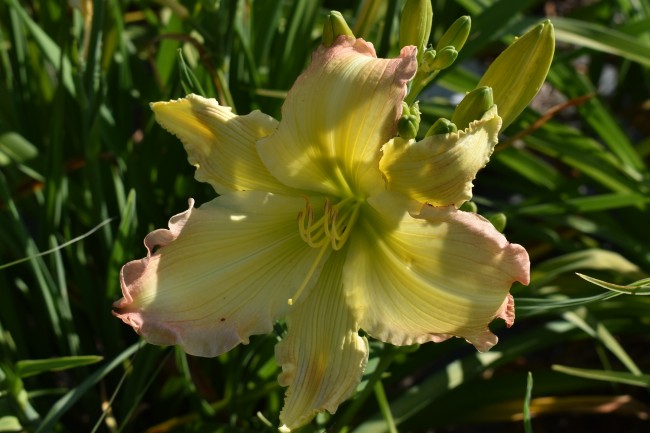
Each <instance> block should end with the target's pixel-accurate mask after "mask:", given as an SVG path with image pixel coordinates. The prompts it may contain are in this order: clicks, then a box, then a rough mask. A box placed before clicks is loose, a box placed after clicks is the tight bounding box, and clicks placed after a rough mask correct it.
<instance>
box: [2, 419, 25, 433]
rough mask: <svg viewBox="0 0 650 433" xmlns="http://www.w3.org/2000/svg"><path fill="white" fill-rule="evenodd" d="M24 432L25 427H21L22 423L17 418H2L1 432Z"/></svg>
mask: <svg viewBox="0 0 650 433" xmlns="http://www.w3.org/2000/svg"><path fill="white" fill-rule="evenodd" d="M21 431H23V426H22V425H20V421H18V418H16V417H15V416H9V415H7V416H3V417H0V432H16V433H17V432H21Z"/></svg>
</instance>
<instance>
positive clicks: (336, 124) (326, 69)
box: [258, 36, 417, 196]
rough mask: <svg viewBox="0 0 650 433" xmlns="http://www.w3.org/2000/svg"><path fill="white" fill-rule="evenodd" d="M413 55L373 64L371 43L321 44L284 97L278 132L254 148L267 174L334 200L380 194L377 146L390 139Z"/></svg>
mask: <svg viewBox="0 0 650 433" xmlns="http://www.w3.org/2000/svg"><path fill="white" fill-rule="evenodd" d="M416 51H417V50H416V48H415V47H405V48H403V49H402V52H401V53H400V57H398V58H396V59H390V60H387V59H377V58H376V54H375V50H374V48H373V46H372V44H370V43H368V42H365V41H364V40H363V39H354V38H351V37H347V36H340V37H339V38H338V39H337V41H336V43H335V44H333V45H332V46H331V47H329V48H325V47H324V46H321V47H320V48H319V49H318V50H317V51H316V52H315V53H314V56H313V58H312V62H311V65H310V66H309V68H307V70H306V71H305V72H304V73H303V74H302V75H301V76H300V77H299V78H298V80H297V81H296V83H295V84H294V86H293V88H292V89H291V91H290V92H289V95H288V96H287V99H286V101H285V103H284V106H283V107H282V122H280V126H279V128H278V130H277V132H276V133H274V134H273V135H271V136H269V137H268V138H265V139H263V140H260V142H259V143H258V150H259V153H260V157H261V158H262V160H263V161H264V164H266V166H267V167H268V168H269V170H270V171H271V173H273V175H274V176H275V177H277V178H278V179H280V180H281V181H282V182H284V183H285V184H287V185H290V186H292V187H294V188H299V189H305V190H310V191H319V192H323V193H325V194H332V195H338V196H341V195H357V194H368V195H369V194H372V193H374V192H376V191H378V190H380V189H383V187H384V183H383V180H382V178H381V173H380V172H379V171H378V170H377V167H378V161H379V157H380V156H381V155H380V152H379V149H380V147H381V146H382V145H383V144H384V143H385V142H386V141H388V139H390V138H391V137H393V136H394V134H395V129H396V121H397V119H398V117H399V115H400V113H401V103H402V99H403V98H404V94H405V92H406V83H407V81H408V80H410V79H411V78H412V77H413V75H414V74H415V70H416V67H417V61H416Z"/></svg>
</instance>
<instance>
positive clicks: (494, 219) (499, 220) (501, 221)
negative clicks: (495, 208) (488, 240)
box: [488, 212, 508, 233]
mask: <svg viewBox="0 0 650 433" xmlns="http://www.w3.org/2000/svg"><path fill="white" fill-rule="evenodd" d="M488 220H489V221H490V222H491V223H492V225H493V226H494V228H495V229H497V231H498V232H499V233H503V231H504V230H505V229H506V223H507V222H508V218H507V217H506V215H505V214H504V213H501V212H499V213H495V214H494V215H491V216H490V217H489V218H488Z"/></svg>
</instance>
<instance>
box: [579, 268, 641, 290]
mask: <svg viewBox="0 0 650 433" xmlns="http://www.w3.org/2000/svg"><path fill="white" fill-rule="evenodd" d="M576 274H577V275H578V276H579V277H580V278H582V279H583V280H586V281H589V282H590V283H592V284H595V285H597V286H600V287H604V288H605V289H607V290H611V291H613V292H618V293H624V294H626V295H650V278H644V279H642V280H639V281H635V282H633V283H631V284H628V285H625V286H620V285H618V284H613V283H608V282H607V281H603V280H599V279H597V278H593V277H590V276H588V275H584V274H579V273H577V272H576Z"/></svg>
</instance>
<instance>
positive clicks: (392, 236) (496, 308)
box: [344, 193, 530, 351]
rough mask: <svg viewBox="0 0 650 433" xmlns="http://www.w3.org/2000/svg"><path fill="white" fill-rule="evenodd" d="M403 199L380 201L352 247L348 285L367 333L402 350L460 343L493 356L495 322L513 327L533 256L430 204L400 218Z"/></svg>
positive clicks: (484, 226) (487, 228) (478, 220)
mask: <svg viewBox="0 0 650 433" xmlns="http://www.w3.org/2000/svg"><path fill="white" fill-rule="evenodd" d="M400 200H401V199H400V198H396V197H395V196H394V195H391V193H385V194H383V195H382V196H379V197H376V198H373V199H372V200H371V203H372V204H373V206H375V208H374V209H373V208H371V209H369V210H368V215H366V216H367V217H368V218H369V219H370V223H369V224H365V225H363V226H360V227H359V230H358V231H357V232H355V234H354V237H353V238H352V239H351V240H350V242H351V245H350V251H349V253H348V261H347V263H346V265H345V269H344V284H345V287H346V290H347V292H348V293H349V294H350V302H351V305H352V307H353V308H355V309H357V310H358V317H359V322H360V325H361V327H362V328H363V329H364V330H366V331H367V332H368V333H369V334H370V335H372V336H374V337H376V338H378V339H380V340H382V341H385V342H388V343H392V344H396V345H408V344H413V343H423V342H426V341H442V340H445V339H447V338H449V337H451V336H459V337H463V338H465V339H466V340H468V341H469V342H471V343H472V344H474V346H476V348H477V349H478V350H480V351H486V350H488V349H489V348H490V347H492V346H493V345H494V344H496V342H497V337H496V336H495V335H493V334H492V333H491V332H490V330H489V329H488V326H487V325H488V323H490V322H491V321H492V320H493V319H494V318H495V317H501V318H504V319H505V320H506V324H508V325H510V324H512V322H513V320H514V306H513V303H512V298H511V297H509V295H508V290H509V289H510V286H511V284H512V283H513V282H514V281H520V282H522V283H524V284H527V283H528V279H529V266H530V264H529V260H528V254H527V253H526V250H524V248H523V247H521V246H520V245H516V244H509V243H508V242H507V241H506V239H505V237H504V236H503V235H501V234H500V233H499V232H497V231H496V230H495V229H494V227H493V226H492V225H491V224H490V223H489V222H488V221H487V220H485V219H484V218H482V217H480V216H478V215H476V214H473V213H467V212H461V211H458V210H457V209H455V208H454V207H452V206H448V207H438V208H436V207H432V206H428V205H424V206H423V207H422V209H421V210H420V211H419V213H417V214H414V215H413V216H410V215H408V214H406V215H404V214H402V215H399V212H398V211H396V210H395V209H405V208H406V207H405V206H406V205H405V204H404V203H403V202H401V203H400ZM355 229H356V227H355Z"/></svg>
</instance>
